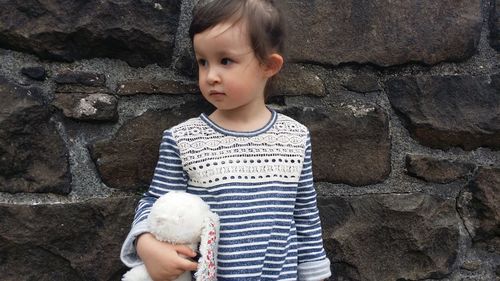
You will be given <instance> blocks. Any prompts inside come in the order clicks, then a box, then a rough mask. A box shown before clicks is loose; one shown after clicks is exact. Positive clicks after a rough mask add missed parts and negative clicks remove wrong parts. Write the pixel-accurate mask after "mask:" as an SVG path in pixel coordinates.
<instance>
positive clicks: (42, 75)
mask: <svg viewBox="0 0 500 281" xmlns="http://www.w3.org/2000/svg"><path fill="white" fill-rule="evenodd" d="M21 73H22V74H24V75H26V76H28V77H29V78H31V79H33V80H38V81H43V80H45V79H46V78H47V72H46V71H45V68H43V67H41V66H31V67H23V68H22V69H21Z"/></svg>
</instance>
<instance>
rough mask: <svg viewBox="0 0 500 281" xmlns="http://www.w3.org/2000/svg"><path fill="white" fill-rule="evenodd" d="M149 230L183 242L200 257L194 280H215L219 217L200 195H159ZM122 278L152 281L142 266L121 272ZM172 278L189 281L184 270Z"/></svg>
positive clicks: (149, 222) (156, 235)
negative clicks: (197, 252) (177, 276)
mask: <svg viewBox="0 0 500 281" xmlns="http://www.w3.org/2000/svg"><path fill="white" fill-rule="evenodd" d="M148 224H149V231H150V232H151V233H152V234H153V235H154V236H155V237H156V239H157V240H159V241H163V242H168V243H172V244H185V245H187V246H189V247H190V248H191V249H192V250H194V251H197V250H198V245H199V253H200V255H201V257H200V258H199V260H198V269H197V271H196V273H195V275H194V276H195V278H196V281H216V280H217V276H216V272H217V269H216V265H217V261H216V256H217V243H218V238H219V217H218V216H217V214H215V213H213V212H212V211H210V207H209V206H208V204H207V203H205V202H204V201H203V200H202V199H201V198H199V197H198V196H196V195H192V194H189V193H186V192H179V191H171V192H169V193H167V194H165V195H163V196H161V197H160V198H159V199H158V200H156V202H155V203H154V204H153V206H152V207H151V213H150V214H149V217H148ZM122 281H152V279H151V277H149V274H148V273H147V271H146V267H145V266H144V265H139V266H136V267H134V268H132V269H131V270H129V271H128V272H127V273H125V275H123V278H122ZM176 281H191V272H185V273H183V274H182V275H181V276H179V278H177V279H176Z"/></svg>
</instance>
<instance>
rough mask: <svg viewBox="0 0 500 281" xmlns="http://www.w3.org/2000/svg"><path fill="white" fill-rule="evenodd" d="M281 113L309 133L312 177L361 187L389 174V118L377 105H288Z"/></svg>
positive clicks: (381, 179) (376, 181)
mask: <svg viewBox="0 0 500 281" xmlns="http://www.w3.org/2000/svg"><path fill="white" fill-rule="evenodd" d="M284 113H285V114H287V115H289V116H292V117H293V118H295V119H297V120H298V121H300V122H302V123H303V124H305V125H306V126H307V127H308V128H309V130H310V132H311V138H312V148H313V155H312V156H313V172H314V178H315V180H317V181H327V182H332V183H346V184H349V185H354V186H360V185H368V184H374V183H378V182H382V181H384V180H385V179H386V178H387V176H388V175H389V173H390V171H391V164H390V158H391V152H390V148H391V143H390V136H389V121H388V117H387V114H386V113H385V111H384V110H383V109H382V108H380V107H379V106H378V105H374V104H368V103H367V104H364V105H346V106H344V107H337V108H335V109H332V110H323V109H313V108H304V109H302V108H290V109H287V110H285V111H284Z"/></svg>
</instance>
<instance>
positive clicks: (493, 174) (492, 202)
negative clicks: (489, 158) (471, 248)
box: [458, 167, 500, 254]
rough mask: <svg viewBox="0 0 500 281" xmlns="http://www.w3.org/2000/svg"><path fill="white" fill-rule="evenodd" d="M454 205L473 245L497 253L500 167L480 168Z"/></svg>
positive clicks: (499, 246) (499, 250) (499, 239)
mask: <svg viewBox="0 0 500 281" xmlns="http://www.w3.org/2000/svg"><path fill="white" fill-rule="evenodd" d="M458 202H459V204H458V207H459V211H460V214H461V216H462V217H463V218H464V220H465V226H466V227H467V230H468V231H469V234H470V235H471V236H472V240H473V242H474V244H475V245H476V246H478V247H480V248H484V249H486V250H487V251H491V252H495V253H497V254H500V204H499V202H500V168H498V167H496V168H490V167H480V168H479V170H478V172H477V174H476V176H475V178H474V179H473V180H472V181H471V182H469V184H468V185H467V186H466V187H465V189H464V190H463V191H462V192H461V194H460V198H459V201H458Z"/></svg>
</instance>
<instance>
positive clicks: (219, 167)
mask: <svg viewBox="0 0 500 281" xmlns="http://www.w3.org/2000/svg"><path fill="white" fill-rule="evenodd" d="M172 135H173V137H174V139H175V140H176V142H177V145H178V147H179V150H180V155H181V159H182V164H183V166H184V170H185V171H186V172H187V173H188V176H189V181H188V184H190V185H192V186H199V187H208V186H212V185H213V184H225V183H230V182H234V181H239V182H241V181H245V182H262V181H280V182H297V181H298V179H299V177H300V173H301V171H302V167H303V161H304V159H303V158H304V151H305V147H306V140H307V136H308V131H307V129H306V128H305V127H304V126H303V125H301V124H300V123H298V122H297V121H295V120H293V119H291V118H289V117H287V116H284V115H281V114H278V118H277V120H276V122H275V124H274V125H273V126H272V127H270V129H269V130H267V131H265V132H263V133H260V134H257V135H249V136H232V135H227V134H224V133H223V132H219V131H217V130H214V129H213V128H212V127H210V126H209V124H207V123H206V122H205V121H203V120H202V119H200V118H193V119H190V120H188V121H186V122H184V123H182V124H179V125H178V126H176V127H174V128H172Z"/></svg>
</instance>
